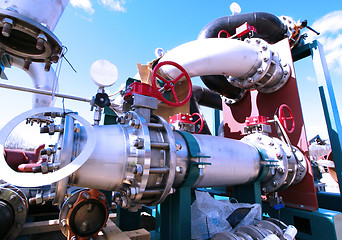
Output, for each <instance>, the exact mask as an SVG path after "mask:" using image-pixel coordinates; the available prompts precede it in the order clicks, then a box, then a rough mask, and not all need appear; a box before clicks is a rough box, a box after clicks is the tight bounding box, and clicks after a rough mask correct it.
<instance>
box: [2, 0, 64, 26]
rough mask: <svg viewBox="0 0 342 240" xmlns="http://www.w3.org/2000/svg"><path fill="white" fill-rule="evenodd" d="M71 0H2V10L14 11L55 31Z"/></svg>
mask: <svg viewBox="0 0 342 240" xmlns="http://www.w3.org/2000/svg"><path fill="white" fill-rule="evenodd" d="M68 3H69V0H0V8H3V9H7V8H9V9H12V10H15V11H17V12H18V13H19V14H21V15H23V16H25V17H28V18H31V19H33V20H35V21H37V22H38V23H40V24H42V25H44V26H46V27H48V28H49V29H50V30H51V31H53V30H54V29H55V27H56V25H57V23H58V20H59V19H60V17H61V15H62V13H63V11H64V9H65V8H66V6H67V5H68Z"/></svg>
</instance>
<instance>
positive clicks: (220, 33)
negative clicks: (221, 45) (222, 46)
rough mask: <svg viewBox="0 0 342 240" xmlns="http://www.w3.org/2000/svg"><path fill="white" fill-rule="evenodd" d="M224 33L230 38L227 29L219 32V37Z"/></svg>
mask: <svg viewBox="0 0 342 240" xmlns="http://www.w3.org/2000/svg"><path fill="white" fill-rule="evenodd" d="M222 33H225V34H226V36H227V37H226V38H230V34H229V33H228V32H227V31H226V30H221V31H219V33H218V34H217V37H218V38H221V35H222Z"/></svg>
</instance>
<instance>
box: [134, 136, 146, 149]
mask: <svg viewBox="0 0 342 240" xmlns="http://www.w3.org/2000/svg"><path fill="white" fill-rule="evenodd" d="M133 146H134V147H136V148H138V149H142V148H143V147H144V139H143V138H137V139H135V140H134V141H133Z"/></svg>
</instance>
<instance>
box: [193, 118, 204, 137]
mask: <svg viewBox="0 0 342 240" xmlns="http://www.w3.org/2000/svg"><path fill="white" fill-rule="evenodd" d="M193 116H197V117H199V118H198V119H197V120H196V121H194V124H195V125H196V124H197V123H198V122H199V121H201V126H200V129H199V130H198V132H197V133H198V134H199V133H201V132H202V130H203V126H204V120H203V116H202V115H201V114H199V113H193V114H191V116H190V117H193Z"/></svg>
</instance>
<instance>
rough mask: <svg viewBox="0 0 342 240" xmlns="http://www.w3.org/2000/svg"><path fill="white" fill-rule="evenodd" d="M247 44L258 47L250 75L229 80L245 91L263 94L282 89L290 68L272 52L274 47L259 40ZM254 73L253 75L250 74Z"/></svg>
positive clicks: (230, 77) (252, 40)
mask: <svg viewBox="0 0 342 240" xmlns="http://www.w3.org/2000/svg"><path fill="white" fill-rule="evenodd" d="M245 42H247V43H249V44H251V45H252V46H254V47H256V48H257V50H258V54H259V55H258V59H257V61H256V62H255V64H254V66H253V68H252V69H251V71H249V73H247V74H246V75H245V76H243V77H238V78H237V77H232V76H229V77H228V78H227V80H228V82H229V83H230V84H232V85H233V86H235V87H238V88H242V89H245V90H249V89H257V90H258V91H259V92H262V93H273V92H276V91H278V90H279V89H280V88H282V87H283V86H284V85H285V84H286V83H287V81H288V79H289V77H290V70H291V69H290V67H289V64H287V63H281V60H280V57H279V54H278V53H277V52H275V51H273V50H272V46H271V45H269V44H268V43H267V42H266V41H264V40H262V39H258V38H252V39H246V40H245ZM251 72H253V73H252V74H250V73H251Z"/></svg>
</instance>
